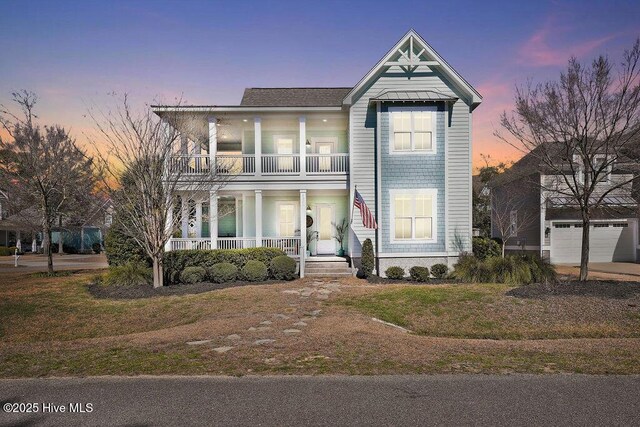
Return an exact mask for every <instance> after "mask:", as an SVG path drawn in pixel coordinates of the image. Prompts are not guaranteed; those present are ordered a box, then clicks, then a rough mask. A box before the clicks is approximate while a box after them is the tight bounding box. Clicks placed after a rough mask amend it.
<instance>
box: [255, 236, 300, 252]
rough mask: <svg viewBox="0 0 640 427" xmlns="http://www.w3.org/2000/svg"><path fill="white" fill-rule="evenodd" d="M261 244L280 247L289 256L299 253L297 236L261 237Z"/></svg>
mask: <svg viewBox="0 0 640 427" xmlns="http://www.w3.org/2000/svg"><path fill="white" fill-rule="evenodd" d="M262 246H264V247H265V248H278V249H282V250H283V251H284V253H285V254H287V255H289V256H296V255H300V238H299V237H263V238H262Z"/></svg>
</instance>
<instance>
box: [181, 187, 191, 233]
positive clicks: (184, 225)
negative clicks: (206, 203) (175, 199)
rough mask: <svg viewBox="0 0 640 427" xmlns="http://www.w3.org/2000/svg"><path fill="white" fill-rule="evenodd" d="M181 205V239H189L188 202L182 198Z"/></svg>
mask: <svg viewBox="0 0 640 427" xmlns="http://www.w3.org/2000/svg"><path fill="white" fill-rule="evenodd" d="M180 201H181V203H182V206H181V207H182V238H183V239H186V238H187V237H189V200H187V199H186V198H185V197H184V196H182V197H181V198H180Z"/></svg>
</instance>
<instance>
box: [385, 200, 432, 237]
mask: <svg viewBox="0 0 640 427" xmlns="http://www.w3.org/2000/svg"><path fill="white" fill-rule="evenodd" d="M436 199H437V190H434V189H417V190H391V241H392V242H406V241H415V240H421V241H424V240H435V229H434V224H435V212H436Z"/></svg>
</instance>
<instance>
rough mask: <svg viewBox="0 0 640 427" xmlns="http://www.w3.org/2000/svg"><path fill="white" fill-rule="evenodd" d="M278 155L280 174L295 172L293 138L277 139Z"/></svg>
mask: <svg viewBox="0 0 640 427" xmlns="http://www.w3.org/2000/svg"><path fill="white" fill-rule="evenodd" d="M275 139H276V153H277V154H278V157H277V159H278V162H277V164H278V169H277V171H278V172H295V171H294V169H293V138H289V137H279V136H277V137H275Z"/></svg>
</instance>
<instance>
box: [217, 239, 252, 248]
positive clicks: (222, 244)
mask: <svg viewBox="0 0 640 427" xmlns="http://www.w3.org/2000/svg"><path fill="white" fill-rule="evenodd" d="M255 247H256V238H255V237H218V249H244V248H255Z"/></svg>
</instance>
